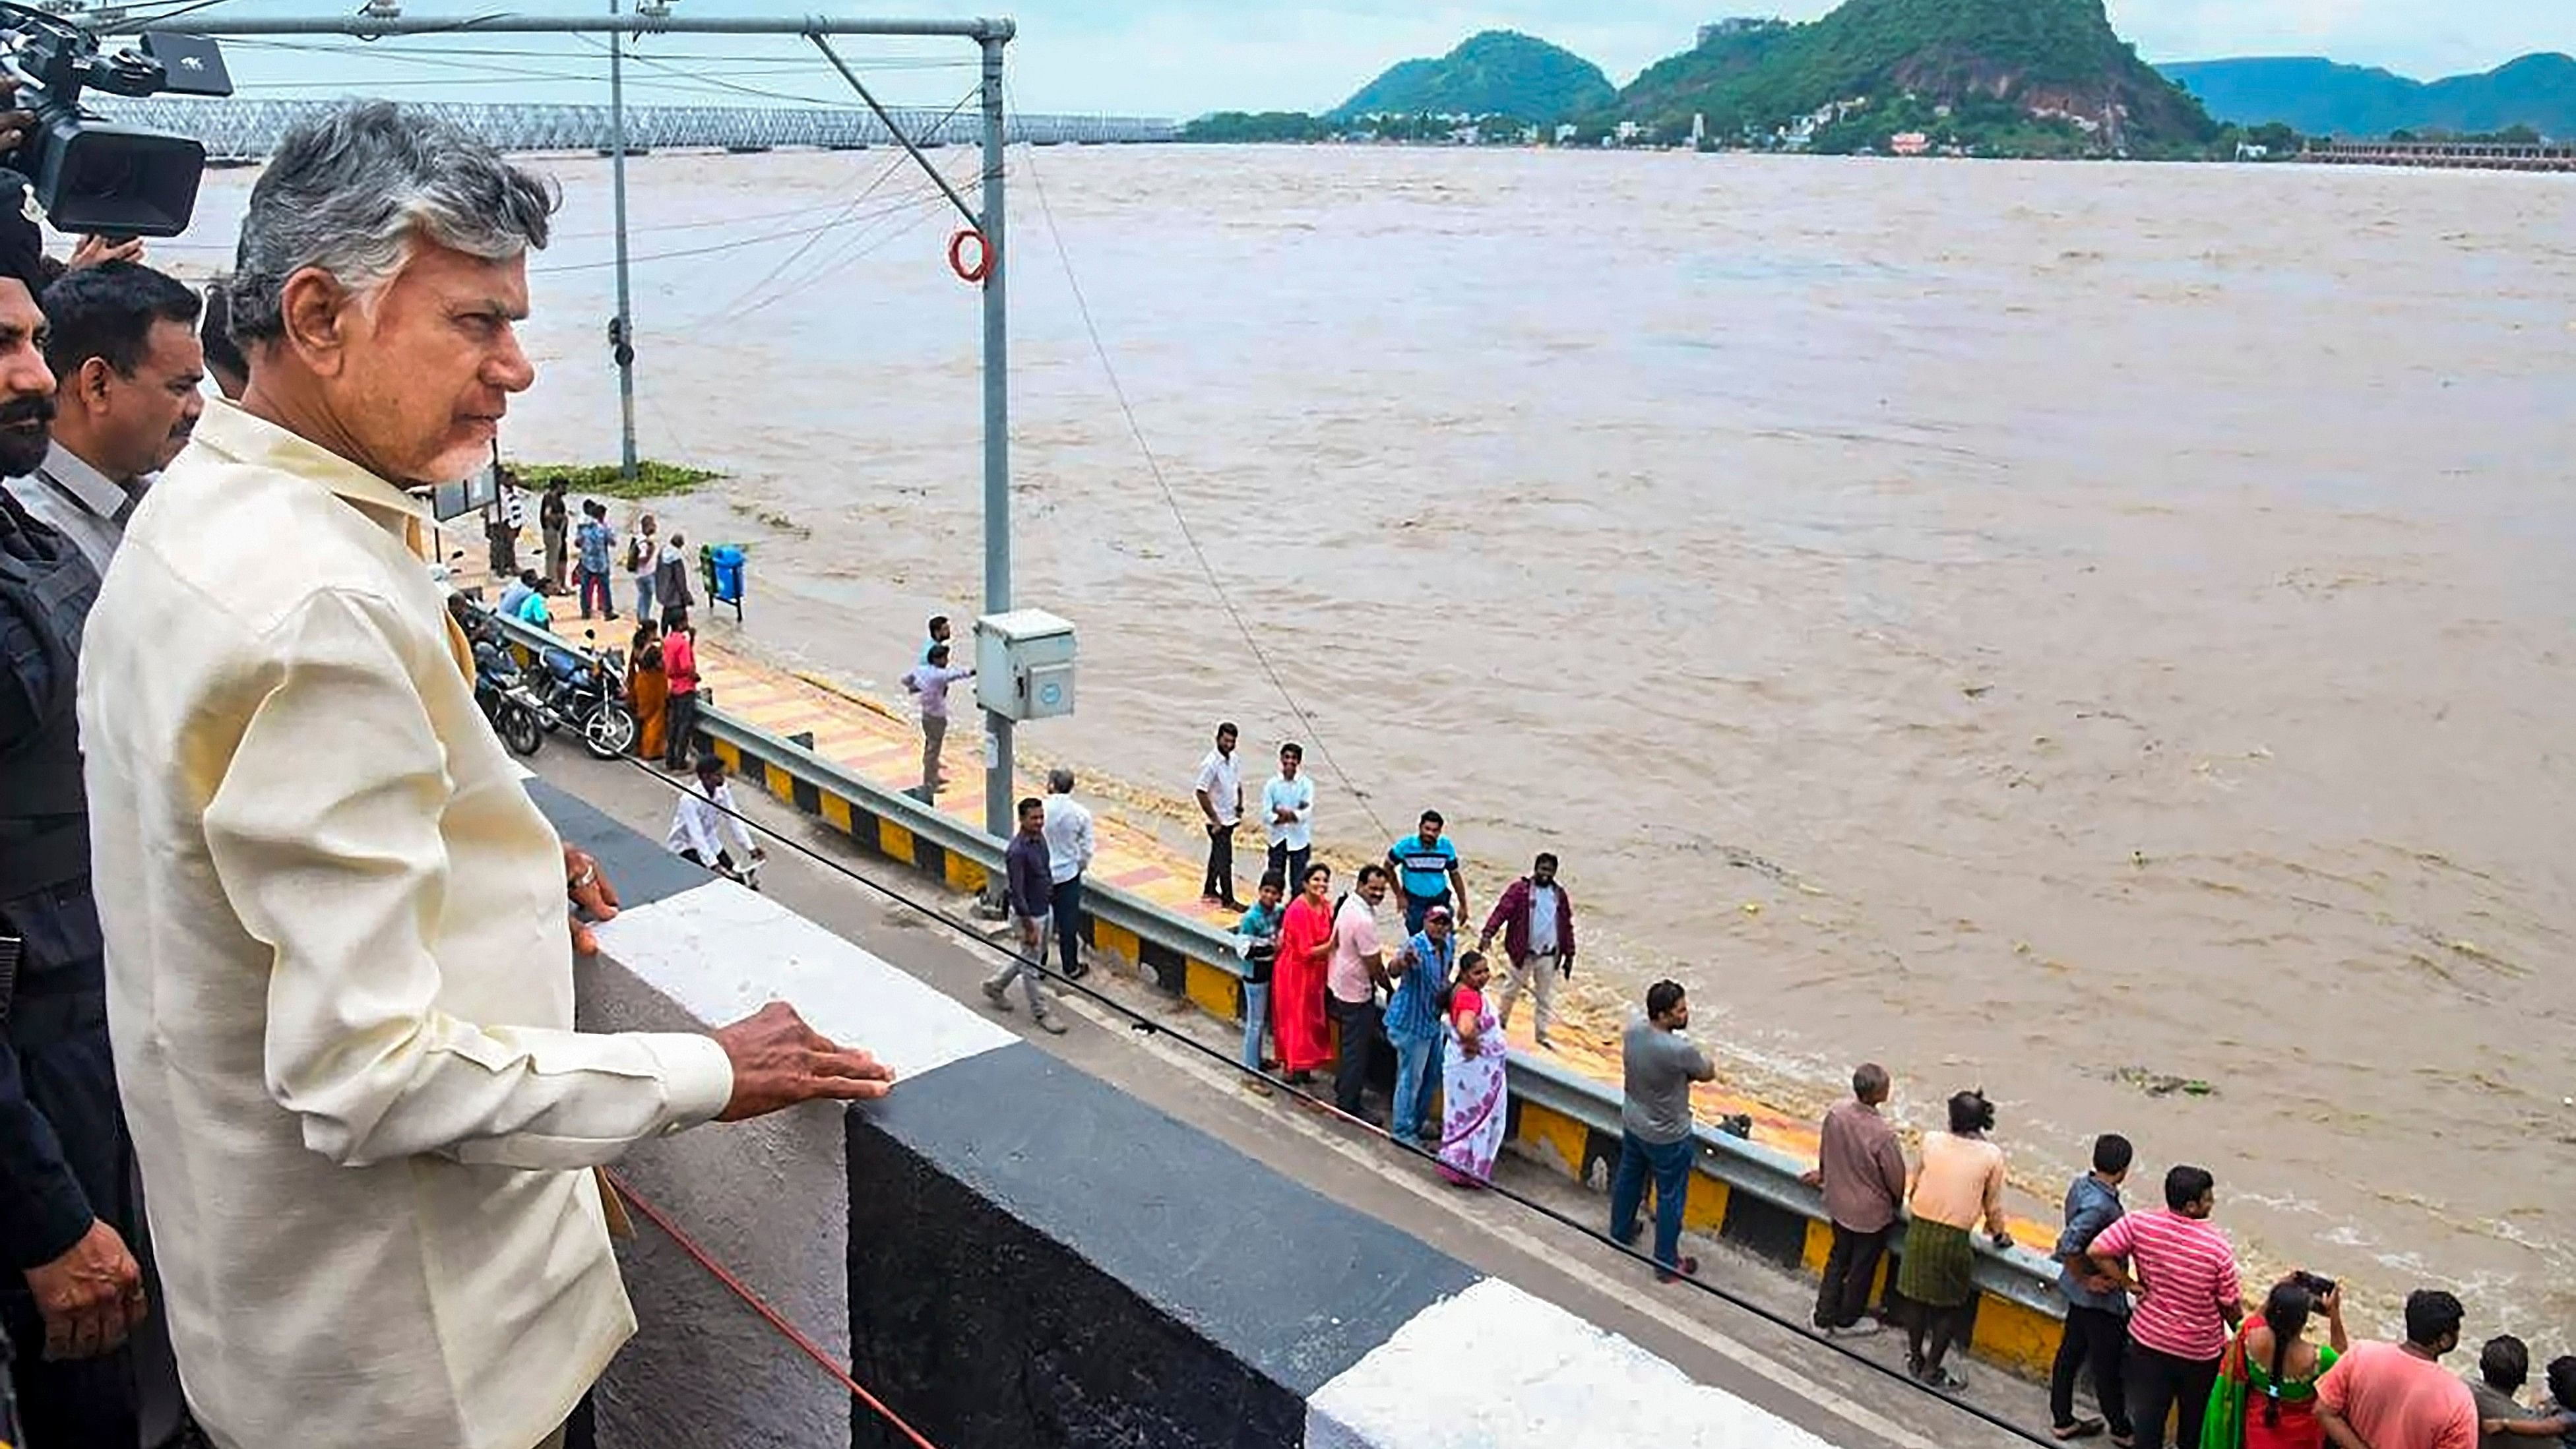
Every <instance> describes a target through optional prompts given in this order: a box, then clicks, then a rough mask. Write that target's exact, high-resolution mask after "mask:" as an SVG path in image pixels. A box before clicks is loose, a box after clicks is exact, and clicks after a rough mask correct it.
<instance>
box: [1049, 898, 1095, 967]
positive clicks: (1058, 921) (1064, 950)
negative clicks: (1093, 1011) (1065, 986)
mask: <svg viewBox="0 0 2576 1449" xmlns="http://www.w3.org/2000/svg"><path fill="white" fill-rule="evenodd" d="M1047 913H1048V914H1049V915H1052V916H1054V917H1055V959H1056V963H1057V966H1058V967H1059V969H1061V970H1062V971H1063V972H1064V974H1065V975H1066V976H1067V977H1070V978H1074V979H1079V978H1080V977H1081V976H1082V974H1083V972H1084V970H1085V969H1086V968H1085V967H1084V966H1083V964H1082V877H1081V876H1078V875H1077V876H1075V877H1074V878H1073V879H1071V880H1060V881H1057V882H1056V883H1055V890H1054V891H1053V892H1051V893H1050V894H1049V895H1048V897H1047Z"/></svg>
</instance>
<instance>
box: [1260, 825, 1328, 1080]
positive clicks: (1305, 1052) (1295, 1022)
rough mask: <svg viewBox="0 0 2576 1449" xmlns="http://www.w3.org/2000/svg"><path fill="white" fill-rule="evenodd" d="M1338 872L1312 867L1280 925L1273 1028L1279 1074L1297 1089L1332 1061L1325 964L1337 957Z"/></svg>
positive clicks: (1274, 968)
mask: <svg viewBox="0 0 2576 1449" xmlns="http://www.w3.org/2000/svg"><path fill="white" fill-rule="evenodd" d="M1332 894H1333V871H1332V867H1330V866H1323V865H1312V866H1308V867H1307V868H1306V879H1305V880H1304V881H1303V882H1302V883H1301V885H1300V889H1299V890H1298V892H1297V899H1295V900H1293V901H1291V902H1289V903H1288V915H1287V917H1286V919H1284V920H1282V921H1281V922H1280V924H1279V959H1278V962H1277V963H1276V964H1275V965H1273V966H1272V967H1271V986H1270V1010H1271V1013H1272V1027H1271V1029H1272V1030H1273V1031H1274V1032H1276V1033H1277V1035H1278V1037H1279V1070H1280V1073H1281V1074H1282V1076H1283V1077H1284V1078H1285V1079H1286V1080H1287V1081H1288V1082H1289V1083H1290V1084H1291V1085H1294V1086H1304V1085H1306V1084H1307V1083H1309V1082H1312V1081H1314V1080H1315V1069H1316V1068H1317V1067H1320V1066H1322V1065H1323V1064H1324V1063H1326V1062H1328V1061H1330V1060H1332V1056H1333V1048H1332V1041H1331V1038H1330V1035H1329V1034H1328V1033H1327V1032H1326V1030H1325V1027H1324V965H1325V962H1327V961H1328V960H1330V959H1331V957H1332V953H1333V906H1332Z"/></svg>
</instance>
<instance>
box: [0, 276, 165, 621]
mask: <svg viewBox="0 0 2576 1449" xmlns="http://www.w3.org/2000/svg"><path fill="white" fill-rule="evenodd" d="M41 305H42V307H43V309H44V313H45V323H46V326H47V327H48V328H49V329H50V336H49V337H48V338H47V340H46V342H45V363H46V366H47V367H49V368H50V369H51V370H52V372H53V374H54V417H53V447H52V448H50V449H49V450H47V452H46V455H45V457H44V460H43V461H42V462H40V463H38V464H37V465H36V467H35V468H34V469H33V470H31V471H29V472H27V473H25V474H23V475H13V476H12V477H11V478H10V479H9V482H8V485H7V486H8V489H9V491H10V492H11V493H14V494H16V495H17V498H18V501H19V502H20V503H23V504H25V505H26V507H27V511H28V512H29V513H31V514H34V515H35V516H36V517H37V518H38V519H39V520H41V521H43V522H45V523H48V524H51V525H52V526H53V527H54V528H55V529H56V530H58V531H59V532H61V533H63V534H65V535H66V536H68V537H69V538H70V539H71V540H72V541H73V542H74V543H76V544H78V545H79V546H80V550H81V552H82V553H83V554H85V555H87V556H88V558H89V561H90V563H91V565H92V566H93V567H95V568H96V569H97V570H98V571H99V573H100V574H101V575H102V576H104V575H105V574H106V572H107V561H108V559H109V558H110V557H111V556H113V555H114V554H115V552H116V545H117V542H118V540H119V539H121V538H123V537H124V534H125V520H126V518H127V516H128V515H130V514H132V513H133V511H134V506H135V505H136V504H137V503H139V502H141V501H142V499H143V495H144V493H145V492H146V491H148V490H149V489H150V488H151V486H152V480H153V479H154V478H155V477H157V476H159V474H160V472H161V470H162V469H163V468H166V467H168V466H169V465H170V460H171V459H173V458H175V457H177V456H179V450H180V449H181V448H184V447H186V446H187V445H188V435H189V434H190V433H192V432H194V431H195V429H196V426H197V418H198V415H199V414H201V413H203V412H204V411H205V408H206V402H205V395H204V393H203V392H202V391H201V389H202V387H203V386H204V383H205V380H206V363H205V349H204V345H203V344H202V343H200V342H199V341H198V340H197V314H198V311H199V303H198V300H197V294H196V293H194V292H191V291H189V290H188V289H187V288H186V287H185V286H182V285H181V284H180V283H179V282H178V281H176V280H174V279H173V278H170V277H167V276H164V275H162V274H161V273H159V272H156V271H154V270H152V269H151V268H150V267H147V266H143V265H141V264H139V263H136V262H109V263H107V264H105V265H103V266H96V267H89V268H85V269H83V270H81V271H77V272H67V273H65V274H64V275H63V277H62V279H61V280H59V281H57V282H55V283H54V284H53V285H52V286H50V287H47V288H46V289H45V293H44V296H43V298H42V302H41Z"/></svg>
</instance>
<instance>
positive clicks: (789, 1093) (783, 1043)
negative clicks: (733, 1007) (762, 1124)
mask: <svg viewBox="0 0 2576 1449" xmlns="http://www.w3.org/2000/svg"><path fill="white" fill-rule="evenodd" d="M715 1039H716V1045H718V1046H721V1047H723V1048H724V1051H725V1055H726V1056H728V1057H730V1058H732V1059H733V1099H732V1100H731V1101H729V1102H727V1103H725V1109H724V1111H722V1112H721V1113H718V1114H717V1120H718V1121H721V1122H739V1121H742V1120H743V1119H744V1118H746V1117H761V1116H766V1115H767V1114H769V1113H771V1112H776V1111H779V1110H781V1109H783V1108H787V1107H793V1106H795V1105H796V1104H797V1103H799V1102H814V1101H834V1102H851V1101H865V1100H868V1099H870V1098H875V1097H882V1096H884V1095H885V1094H886V1093H888V1092H890V1091H892V1090H894V1068H892V1067H889V1066H887V1065H886V1064H885V1063H883V1062H880V1061H878V1060H877V1059H876V1058H875V1057H873V1056H870V1055H868V1054H867V1053H866V1052H864V1051H861V1050H859V1049H858V1048H856V1047H845V1046H841V1045H839V1044H838V1043H835V1042H833V1041H832V1040H831V1039H829V1038H827V1037H825V1036H824V1035H823V1034H822V1033H821V1032H818V1031H816V1030H814V1028H812V1027H810V1026H807V1025H806V1024H805V1018H803V1017H801V1016H798V1015H797V1014H796V1008H794V1007H792V1006H789V1005H788V1004H787V1003H786V1002H783V1001H773V1002H771V1003H769V1004H768V1005H767V1006H764V1007H762V1008H761V1009H760V1011H759V1012H758V1014H756V1015H753V1016H749V1017H745V1018H744V1019H743V1020H741V1021H737V1022H735V1023H734V1024H733V1025H731V1026H726V1027H719V1028H717V1030H716V1032H715Z"/></svg>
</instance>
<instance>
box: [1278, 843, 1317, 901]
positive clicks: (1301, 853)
mask: <svg viewBox="0 0 2576 1449" xmlns="http://www.w3.org/2000/svg"><path fill="white" fill-rule="evenodd" d="M1314 859H1315V848H1314V847H1313V846H1311V845H1309V846H1306V847H1304V848H1303V849H1299V850H1290V849H1289V848H1288V847H1287V846H1286V845H1284V844H1281V843H1280V842H1277V841H1273V842H1271V845H1270V868H1271V869H1272V870H1275V871H1277V872H1279V873H1280V874H1281V875H1283V876H1286V877H1287V878H1288V899H1290V900H1292V901H1293V900H1295V899H1297V893H1298V892H1299V891H1301V890H1304V889H1305V888H1306V867H1307V866H1308V865H1310V864H1312V863H1313V862H1314Z"/></svg>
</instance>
